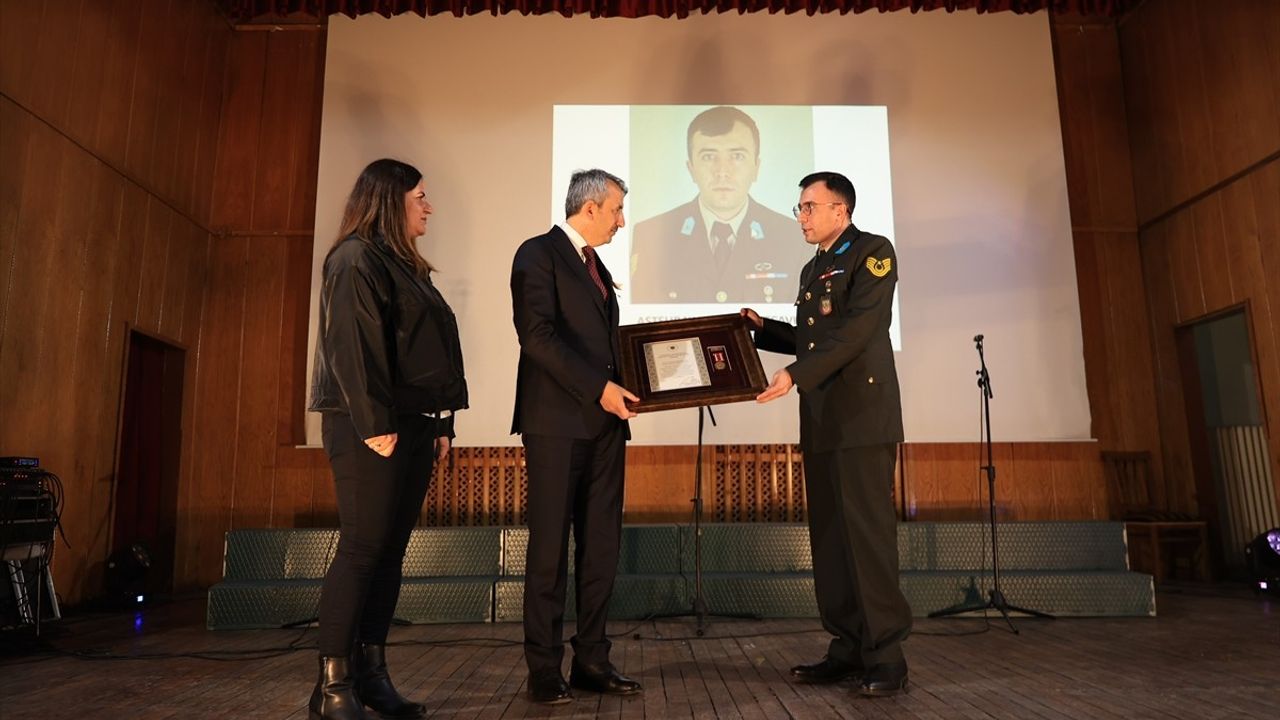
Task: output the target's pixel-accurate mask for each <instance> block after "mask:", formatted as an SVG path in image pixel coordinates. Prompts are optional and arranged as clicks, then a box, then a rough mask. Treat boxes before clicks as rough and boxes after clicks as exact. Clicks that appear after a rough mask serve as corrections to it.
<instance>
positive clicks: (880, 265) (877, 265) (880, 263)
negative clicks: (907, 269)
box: [867, 257, 893, 278]
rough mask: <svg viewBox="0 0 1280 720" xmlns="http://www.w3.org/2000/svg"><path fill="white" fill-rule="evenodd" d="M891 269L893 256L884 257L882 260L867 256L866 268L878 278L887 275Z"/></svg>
mask: <svg viewBox="0 0 1280 720" xmlns="http://www.w3.org/2000/svg"><path fill="white" fill-rule="evenodd" d="M892 269H893V258H885V259H883V260H877V259H875V258H873V257H869V258H867V270H869V271H871V274H872V275H875V276H876V277H878V278H882V277H884V276H885V275H888V274H889V271H890V270H892Z"/></svg>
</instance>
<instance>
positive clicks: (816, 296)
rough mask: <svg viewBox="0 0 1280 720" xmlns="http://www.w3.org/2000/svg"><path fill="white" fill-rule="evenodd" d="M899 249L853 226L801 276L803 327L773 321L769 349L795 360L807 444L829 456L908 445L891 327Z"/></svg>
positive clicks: (763, 345) (760, 343)
mask: <svg viewBox="0 0 1280 720" xmlns="http://www.w3.org/2000/svg"><path fill="white" fill-rule="evenodd" d="M897 281H898V261H897V257H896V255H895V254H894V250H893V244H892V243H890V242H889V240H888V239H887V238H885V237H883V236H880V235H874V234H872V233H867V232H863V231H861V230H859V229H857V227H855V226H853V225H850V226H849V227H848V228H847V229H846V230H845V231H844V232H843V233H842V234H841V235H840V237H839V238H838V239H837V240H836V241H835V243H833V244H832V245H831V247H830V249H829V250H827V251H825V252H819V253H818V254H817V255H815V256H814V258H813V259H812V260H810V261H809V262H808V264H806V265H805V266H804V269H803V270H802V271H801V273H800V288H799V294H798V295H797V297H796V300H795V304H796V325H789V324H787V323H783V322H779V321H777V320H769V319H766V320H765V325H764V328H763V329H762V330H760V331H758V332H757V333H756V346H757V347H759V348H760V349H761V350H767V351H771V352H778V353H785V354H794V355H795V356H796V360H795V362H793V363H791V364H790V365H788V366H787V370H788V371H789V372H790V373H791V378H792V380H794V382H795V384H796V386H797V387H798V388H799V392H800V444H801V447H802V449H804V451H805V452H827V451H831V450H838V449H840V448H850V447H860V446H865V445H877V444H884V443H895V442H901V441H902V402H901V396H900V392H899V388H898V373H897V368H896V367H895V365H894V359H893V346H892V344H891V343H890V340H889V325H890V322H891V320H892V319H893V292H894V288H895V286H896V285H897Z"/></svg>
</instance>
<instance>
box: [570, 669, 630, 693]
mask: <svg viewBox="0 0 1280 720" xmlns="http://www.w3.org/2000/svg"><path fill="white" fill-rule="evenodd" d="M569 684H570V685H571V686H573V688H574V689H575V690H586V691H588V692H596V693H603V694H605V695H635V694H636V693H638V692H640V691H641V690H643V689H644V688H642V687H640V683H638V682H636V681H635V680H632V679H631V678H629V677H627V676H626V675H622V674H620V673H619V672H618V670H617V669H616V668H614V667H613V664H612V663H607V662H606V663H603V664H600V665H579V664H578V663H576V662H575V663H574V664H573V669H572V670H570V671H569Z"/></svg>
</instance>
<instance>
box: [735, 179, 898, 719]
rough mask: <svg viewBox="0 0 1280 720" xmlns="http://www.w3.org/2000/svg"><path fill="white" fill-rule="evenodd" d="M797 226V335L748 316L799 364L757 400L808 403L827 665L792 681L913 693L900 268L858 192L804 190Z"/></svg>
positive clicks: (843, 183) (803, 414)
mask: <svg viewBox="0 0 1280 720" xmlns="http://www.w3.org/2000/svg"><path fill="white" fill-rule="evenodd" d="M800 187H801V188H802V191H801V194H800V203H799V204H798V205H797V206H796V207H795V210H794V212H795V215H796V218H797V219H798V220H799V221H800V227H801V229H802V230H803V232H804V238H805V241H806V242H808V243H809V244H811V245H816V246H817V248H818V252H817V254H816V255H815V256H814V258H813V259H812V260H810V261H809V263H808V264H807V265H805V266H804V269H803V270H802V271H801V274H800V290H799V295H798V296H797V298H796V301H795V302H796V320H797V324H796V325H794V326H793V325H790V324H787V323H782V322H779V321H776V320H765V319H761V318H760V316H759V315H758V314H757V313H756V312H755V311H754V310H750V309H743V311H742V314H743V315H744V316H746V317H749V318H750V319H751V321H752V322H753V323H754V324H755V326H756V328H757V331H756V334H755V340H756V346H757V347H759V348H760V349H761V350H768V351H772V352H778V353H786V354H794V355H795V356H796V360H795V362H793V363H791V364H790V365H788V366H787V367H785V368H783V369H781V370H779V371H778V372H777V373H776V374H775V375H774V376H773V379H772V382H771V383H770V385H769V387H768V388H766V389H765V391H764V392H763V393H761V394H760V396H759V397H758V398H757V400H758V401H759V402H769V401H770V400H774V399H776V398H779V397H782V396H783V395H785V394H786V393H788V392H789V391H790V390H791V388H792V387H793V385H794V386H795V387H798V388H799V391H800V447H801V449H802V450H803V451H804V470H805V492H806V494H807V499H808V503H809V540H810V545H811V548H812V550H813V575H814V591H815V593H816V595H817V601H818V610H819V614H820V615H821V617H822V624H823V627H824V628H825V629H826V630H827V632H829V633H831V635H832V636H833V637H832V639H831V642H830V644H829V646H828V648H827V654H826V657H825V658H823V659H822V660H821V661H820V662H817V663H815V664H813V665H799V666H796V667H794V668H792V669H791V674H792V676H793V677H794V678H795V679H796V680H798V681H801V682H813V683H830V682H836V681H838V680H843V679H845V678H856V679H857V680H858V683H859V685H858V687H859V691H860V692H861V693H862V694H864V695H870V696H880V695H893V694H895V693H898V692H900V691H902V690H904V689H905V688H906V685H907V663H906V660H905V658H904V656H903V653H902V641H903V640H905V639H906V637H907V635H908V634H909V633H910V630H911V608H910V607H909V606H908V605H907V601H906V599H905V598H904V597H903V595H902V592H901V590H900V589H899V586H898V550H897V516H896V514H895V512H894V508H893V473H894V464H895V459H896V454H897V452H896V451H897V444H898V443H899V442H901V440H902V406H901V401H900V397H899V390H898V377H897V371H896V369H895V367H894V359H893V347H892V345H891V344H890V341H889V323H890V320H891V319H892V307H893V291H894V286H895V284H896V283H897V279H898V265H897V259H896V257H895V255H894V251H893V245H892V244H891V243H890V242H889V240H888V239H887V238H884V237H882V236H880V235H874V234H872V233H868V232H863V231H862V230H859V229H858V228H857V227H856V226H854V225H853V223H852V222H851V220H850V215H851V214H852V212H853V208H854V204H855V202H856V195H855V192H854V188H853V184H852V183H851V182H849V180H848V178H846V177H844V176H843V175H840V174H837V173H829V172H820V173H814V174H812V175H809V176H807V177H805V178H804V179H803V180H801V181H800Z"/></svg>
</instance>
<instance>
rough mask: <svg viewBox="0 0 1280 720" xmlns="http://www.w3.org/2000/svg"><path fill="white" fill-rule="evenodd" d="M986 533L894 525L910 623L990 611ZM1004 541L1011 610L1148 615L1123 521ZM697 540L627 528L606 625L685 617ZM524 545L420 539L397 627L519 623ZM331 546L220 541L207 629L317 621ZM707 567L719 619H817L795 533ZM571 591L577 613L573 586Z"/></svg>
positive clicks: (773, 531)
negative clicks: (961, 609)
mask: <svg viewBox="0 0 1280 720" xmlns="http://www.w3.org/2000/svg"><path fill="white" fill-rule="evenodd" d="M987 532H988V527H987V526H986V525H985V524H983V523H901V524H899V526H898V550H899V561H900V565H901V570H902V576H901V582H902V589H903V593H904V594H905V595H906V596H907V599H908V601H909V602H910V603H911V606H912V610H913V612H914V614H915V615H916V616H924V615H927V614H928V613H930V612H934V611H936V610H940V609H944V608H948V607H952V606H956V605H961V604H965V603H968V602H970V601H972V602H975V603H977V604H979V605H980V604H981V601H982V600H985V598H986V592H987V588H988V587H989V585H990V575H991V573H990V567H991V558H990V555H991V552H990V551H991V547H990V541H989V536H988V535H987ZM999 538H1000V546H999V552H1000V566H1001V579H1002V586H1003V590H1004V592H1005V595H1006V597H1007V599H1008V601H1009V602H1010V603H1013V604H1014V605H1020V606H1022V607H1026V608H1029V609H1033V610H1040V611H1043V612H1048V613H1051V614H1054V615H1060V616H1099V615H1102V616H1105V615H1123V616H1151V615H1154V614H1155V599H1154V598H1155V595H1154V588H1153V586H1152V582H1151V577H1150V576H1149V575H1144V574H1140V573H1133V572H1129V571H1128V562H1127V554H1126V549H1125V535H1124V526H1123V524H1121V523H1109V522H1044V523H1006V524H1003V525H1001V526H1000V527H999ZM693 540H694V533H693V529H692V528H691V527H688V526H676V525H637V526H627V527H625V528H623V535H622V545H621V551H620V558H619V574H618V580H617V583H616V586H615V589H614V595H613V602H612V605H611V607H610V616H611V617H613V618H616V619H641V618H645V617H649V616H651V615H655V614H667V613H680V612H685V611H687V610H688V609H689V608H690V606H691V605H692V601H693V593H694V590H693V586H694V542H693ZM527 542H528V530H527V529H526V528H523V527H511V528H495V527H475V528H420V529H417V530H415V531H414V533H413V535H412V537H411V539H410V544H409V549H408V551H407V553H406V556H405V565H404V574H405V579H404V586H403V590H402V593H401V597H400V603H399V605H398V606H397V610H396V616H397V617H398V618H399V619H401V620H404V621H407V622H414V623H452V622H489V621H496V622H508V621H518V620H519V619H520V617H521V597H522V592H523V580H524V578H523V575H524V561H525V547H526V544H527ZM336 543H337V531H336V530H330V529H321V530H305V529H304V530H256V529H255V530H236V531H232V532H230V533H228V534H227V539H226V556H225V561H224V580H223V582H221V583H219V584H217V585H215V586H214V587H213V588H211V589H210V592H209V613H208V625H209V627H210V628H211V629H241V628H257V627H280V626H283V625H288V624H291V623H297V622H305V621H307V620H309V619H312V618H314V616H315V614H316V607H317V604H318V601H319V588H320V579H321V578H322V577H323V576H324V570H325V568H326V567H327V566H328V563H329V560H330V558H331V557H332V554H333V550H334V548H335V547H336ZM571 545H572V543H571ZM570 556H572V548H571V549H570ZM702 560H703V562H702V569H703V588H704V596H705V598H706V600H707V603H708V605H709V607H710V608H711V610H713V611H714V612H719V613H726V614H750V615H759V616H761V617H816V616H817V608H816V606H815V603H814V599H813V578H812V574H811V570H812V562H811V557H810V553H809V538H808V531H807V528H806V527H805V526H804V525H790V524H787V525H784V524H726V525H704V526H703V527H702ZM569 588H570V592H569V593H568V603H569V613H570V616H572V607H573V592H572V588H573V581H572V578H570V582H569Z"/></svg>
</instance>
